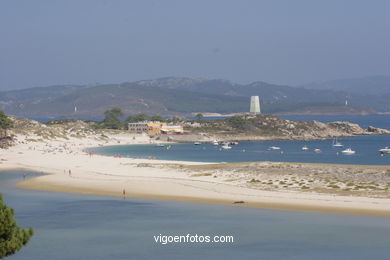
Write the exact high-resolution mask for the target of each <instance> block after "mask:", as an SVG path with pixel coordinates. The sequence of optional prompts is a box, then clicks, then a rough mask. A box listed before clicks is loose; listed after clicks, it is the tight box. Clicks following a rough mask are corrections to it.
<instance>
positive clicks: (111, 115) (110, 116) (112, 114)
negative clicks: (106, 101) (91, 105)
mask: <svg viewBox="0 0 390 260" xmlns="http://www.w3.org/2000/svg"><path fill="white" fill-rule="evenodd" d="M122 115H123V111H122V109H120V108H118V107H114V108H111V109H110V110H107V111H106V112H104V116H105V117H104V120H103V127H105V128H110V129H120V128H121V127H122V122H121V120H120V119H119V117H120V116H122Z"/></svg>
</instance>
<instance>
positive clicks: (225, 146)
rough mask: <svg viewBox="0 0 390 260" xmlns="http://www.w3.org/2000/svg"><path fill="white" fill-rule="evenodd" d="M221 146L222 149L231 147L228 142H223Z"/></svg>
mask: <svg viewBox="0 0 390 260" xmlns="http://www.w3.org/2000/svg"><path fill="white" fill-rule="evenodd" d="M221 148H222V149H224V150H229V149H232V147H231V146H229V144H224V145H222V146H221Z"/></svg>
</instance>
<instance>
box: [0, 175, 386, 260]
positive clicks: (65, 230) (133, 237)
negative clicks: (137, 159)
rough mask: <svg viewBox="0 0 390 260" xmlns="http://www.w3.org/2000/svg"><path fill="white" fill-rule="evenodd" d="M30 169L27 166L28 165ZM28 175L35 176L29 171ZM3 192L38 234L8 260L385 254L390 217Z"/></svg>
mask: <svg viewBox="0 0 390 260" xmlns="http://www.w3.org/2000/svg"><path fill="white" fill-rule="evenodd" d="M27 173H28V172H27ZM28 174H29V176H32V175H34V174H33V173H28ZM21 176H22V172H0V191H1V193H3V195H4V197H5V201H6V203H7V204H8V205H9V206H11V207H13V208H14V209H15V212H16V219H17V221H18V223H19V224H20V225H21V226H23V227H28V226H32V227H34V229H35V235H34V237H33V238H32V240H31V241H30V242H29V243H28V245H27V246H26V247H24V248H23V249H22V250H21V251H20V252H18V253H17V254H15V255H12V256H10V257H9V258H7V259H10V260H11V259H12V260H42V259H50V260H51V259H55V260H72V259H83V260H89V259H91V260H100V259H102V260H107V259H113V260H114V259H300V260H305V259H310V260H311V259H389V255H390V247H389V245H390V218H382V217H365V216H353V215H338V214H323V213H308V212H294V211H282V210H265V209H250V208H242V207H234V206H221V205H206V204H197V203H181V202H169V201H157V200H140V199H126V200H123V199H121V198H112V197H102V196H89V195H74V194H65V193H49V192H41V191H29V190H21V189H17V188H15V187H14V185H15V182H16V181H17V180H20V179H21ZM159 234H163V235H186V234H191V235H195V234H198V235H232V236H234V243H232V244H215V243H213V244H167V245H162V244H157V243H155V242H154V239H153V236H154V235H159Z"/></svg>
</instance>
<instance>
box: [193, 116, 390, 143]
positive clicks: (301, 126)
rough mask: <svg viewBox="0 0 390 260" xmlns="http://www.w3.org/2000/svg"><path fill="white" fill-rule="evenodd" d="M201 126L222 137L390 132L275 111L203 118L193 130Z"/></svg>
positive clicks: (324, 136) (302, 137) (299, 137)
mask: <svg viewBox="0 0 390 260" xmlns="http://www.w3.org/2000/svg"><path fill="white" fill-rule="evenodd" d="M198 129H199V130H201V131H203V132H205V133H208V134H214V135H215V137H216V139H219V140H229V139H230V140H275V139H287V140H288V139H290V140H312V139H327V138H333V137H344V136H355V135H367V134H390V131H388V130H385V129H379V128H373V127H371V128H369V129H368V130H366V129H363V128H361V127H360V126H359V125H358V124H354V123H350V122H344V121H336V122H331V123H322V122H318V121H308V122H303V121H291V120H285V119H282V118H278V117H276V116H273V115H257V116H250V115H249V116H242V117H235V118H234V119H233V120H232V118H230V119H229V118H228V119H224V120H214V121H207V122H203V123H202V125H201V126H200V127H197V128H192V130H193V131H195V132H196V131H198Z"/></svg>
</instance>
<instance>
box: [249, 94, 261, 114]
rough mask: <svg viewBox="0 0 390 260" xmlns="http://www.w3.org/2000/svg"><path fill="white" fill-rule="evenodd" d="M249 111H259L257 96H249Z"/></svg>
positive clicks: (257, 112) (255, 112) (256, 112)
mask: <svg viewBox="0 0 390 260" xmlns="http://www.w3.org/2000/svg"><path fill="white" fill-rule="evenodd" d="M249 112H251V113H254V114H260V113H261V110H260V99H259V96H251V103H250V109H249Z"/></svg>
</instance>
